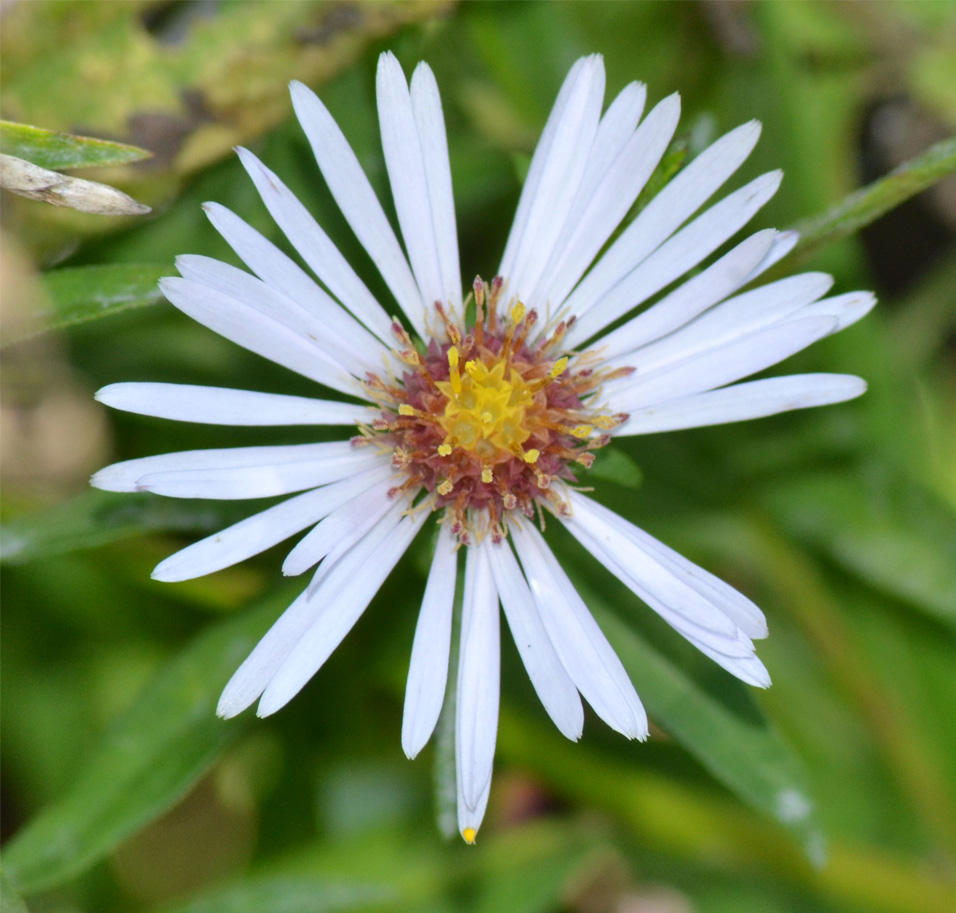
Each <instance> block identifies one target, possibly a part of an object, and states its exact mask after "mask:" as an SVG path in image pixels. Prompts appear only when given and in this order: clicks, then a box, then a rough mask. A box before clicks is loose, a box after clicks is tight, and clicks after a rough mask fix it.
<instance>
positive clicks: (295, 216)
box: [236, 148, 392, 345]
mask: <svg viewBox="0 0 956 913" xmlns="http://www.w3.org/2000/svg"><path fill="white" fill-rule="evenodd" d="M236 152H237V153H238V154H239V159H240V161H241V162H242V165H243V167H244V168H245V169H246V171H247V172H248V174H249V177H251V178H252V181H253V183H254V184H255V185H256V189H257V190H258V191H259V195H260V196H261V197H262V202H263V203H265V205H266V208H267V209H268V210H269V213H270V214H271V215H272V218H273V219H275V222H276V224H277V225H278V226H279V228H281V229H282V231H283V233H284V234H285V236H286V237H287V238H288V239H289V242H290V243H291V244H292V245H293V247H295V249H296V250H297V251H298V253H299V256H300V257H302V259H303V260H304V261H305V262H306V263H307V264H308V266H309V268H310V269H311V270H312V271H313V272H314V273H315V275H316V276H318V277H319V280H320V281H321V282H323V283H324V284H325V286H326V288H328V290H329V291H330V292H331V293H332V294H333V295H334V296H335V297H336V298H337V299H338V300H339V301H340V302H341V303H342V305H343V306H344V307H346V308H347V309H348V310H349V311H350V312H351V313H352V314H353V316H355V317H356V318H358V319H359V320H360V321H361V322H362V323H363V324H365V326H367V327H368V328H369V329H370V330H371V331H372V332H373V333H374V334H375V335H376V336H377V337H378V338H379V339H381V340H382V342H384V343H385V344H386V345H391V343H392V321H391V318H390V317H389V316H388V314H387V313H386V312H385V310H384V309H383V308H382V306H381V305H380V304H379V303H378V302H377V301H376V300H375V298H374V296H373V295H372V293H371V292H370V291H369V290H368V289H367V288H366V287H365V284H364V283H363V282H362V280H361V279H359V277H358V275H356V273H355V270H353V269H352V267H351V266H350V265H349V263H348V261H347V260H346V259H345V257H343V256H342V254H341V253H340V252H339V249H338V248H337V247H336V246H335V245H334V244H333V243H332V242H331V241H330V240H329V236H328V235H327V234H326V233H325V232H324V231H323V230H322V228H321V226H320V225H319V224H318V223H317V222H316V221H315V219H313V218H312V216H311V214H310V213H309V211H308V210H307V209H306V208H305V207H304V206H303V205H302V203H300V202H299V200H298V199H297V198H296V196H295V194H294V193H292V191H291V190H289V188H288V187H286V186H285V184H283V183H282V181H280V180H279V178H278V177H277V176H276V175H275V174H274V173H273V172H272V171H270V170H269V169H268V168H266V166H265V165H263V164H262V162H260V161H259V159H257V158H256V157H255V156H254V155H253V154H252V153H251V152H250V151H249V150H248V149H242V148H238V149H237V150H236Z"/></svg>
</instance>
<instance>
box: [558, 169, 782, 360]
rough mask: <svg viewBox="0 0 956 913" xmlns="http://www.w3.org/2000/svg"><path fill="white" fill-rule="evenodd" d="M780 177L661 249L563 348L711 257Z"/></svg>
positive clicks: (746, 190) (769, 177)
mask: <svg viewBox="0 0 956 913" xmlns="http://www.w3.org/2000/svg"><path fill="white" fill-rule="evenodd" d="M782 177H783V173H782V172H780V171H772V172H770V173H769V174H764V175H761V176H760V177H759V178H757V179H756V180H753V181H751V182H750V183H749V184H747V185H745V186H744V187H741V188H740V190H737V191H735V192H734V193H732V194H730V196H728V197H725V198H724V199H723V200H721V201H720V202H719V203H717V204H716V205H714V206H712V207H711V208H710V209H708V210H707V211H706V212H704V213H703V214H702V215H700V216H698V217H697V218H696V219H694V221H693V222H691V223H690V224H689V225H686V226H685V227H684V228H682V229H681V230H680V231H679V232H677V234H675V235H674V236H673V237H672V238H671V239H670V240H668V241H666V242H665V243H664V244H662V245H661V246H660V247H659V248H658V249H657V250H655V251H654V253H652V254H651V255H650V256H649V257H647V259H646V260H644V261H643V262H642V263H641V264H640V266H638V267H636V268H635V269H634V270H633V271H632V272H631V273H629V274H628V275H627V276H625V277H624V278H623V279H622V280H621V281H620V282H619V283H618V284H617V285H616V286H614V288H613V289H611V290H610V291H609V292H608V293H607V294H606V295H604V296H603V297H602V298H601V299H600V300H599V301H597V302H595V303H594V305H593V306H592V307H591V308H589V309H588V311H587V312H586V313H584V314H580V313H579V314H578V316H579V320H578V321H577V322H576V323H575V324H574V326H572V327H571V329H570V330H569V331H568V336H567V344H568V345H573V344H576V343H579V342H583V341H584V340H585V339H587V338H588V337H589V336H592V335H593V334H594V333H597V332H598V331H599V330H602V329H603V328H604V327H606V326H608V325H609V324H611V323H613V322H614V321H615V320H617V319H618V318H619V317H623V316H624V315H625V314H626V313H627V312H628V311H630V310H632V309H633V308H634V307H635V306H636V305H638V304H639V303H641V302H642V301H645V300H647V298H649V297H650V296H651V295H653V294H654V293H655V292H658V291H660V290H661V289H662V288H664V287H665V286H667V285H669V284H670V283H671V282H673V281H674V280H675V279H677V278H679V277H680V276H681V275H683V274H684V273H685V272H687V270H689V269H691V268H692V267H694V266H696V265H697V264H698V263H700V262H701V260H703V259H704V258H705V257H707V256H709V255H710V254H711V253H712V252H713V251H715V250H716V249H717V248H718V247H720V245H721V244H723V243H724V241H726V240H727V239H728V238H729V237H730V236H731V235H733V234H734V233H735V232H737V231H738V230H739V229H740V228H742V227H743V226H744V225H746V223H747V222H749V221H750V219H751V218H752V217H753V215H754V213H755V212H757V210H758V209H760V207H761V206H763V205H764V203H766V202H767V200H769V199H770V197H772V196H773V195H774V193H776V191H777V188H778V187H779V186H780V180H781V178H782Z"/></svg>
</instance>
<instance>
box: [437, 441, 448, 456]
mask: <svg viewBox="0 0 956 913" xmlns="http://www.w3.org/2000/svg"><path fill="white" fill-rule="evenodd" d="M438 455H439V456H451V445H450V444H439V445H438Z"/></svg>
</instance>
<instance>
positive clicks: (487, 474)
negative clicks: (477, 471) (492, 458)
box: [481, 466, 494, 485]
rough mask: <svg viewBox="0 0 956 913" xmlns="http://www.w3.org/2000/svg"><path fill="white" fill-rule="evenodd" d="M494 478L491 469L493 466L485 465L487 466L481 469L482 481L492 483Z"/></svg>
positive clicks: (487, 483)
mask: <svg viewBox="0 0 956 913" xmlns="http://www.w3.org/2000/svg"><path fill="white" fill-rule="evenodd" d="M493 479H494V474H493V473H492V471H491V467H490V466H485V468H484V469H482V470H481V481H482V482H484V483H485V484H486V485H490V484H491V482H492V480H493Z"/></svg>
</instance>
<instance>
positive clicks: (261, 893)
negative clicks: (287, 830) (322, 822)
mask: <svg viewBox="0 0 956 913" xmlns="http://www.w3.org/2000/svg"><path fill="white" fill-rule="evenodd" d="M392 897H393V891H392V890H390V889H388V888H385V887H384V886H380V885H370V884H348V883H342V882H337V881H330V880H329V879H326V878H316V877H311V878H310V877H305V876H303V877H296V876H284V877H274V878H258V879H249V880H247V881H243V882H240V883H238V884H235V885H232V886H230V887H227V888H223V889H222V890H220V891H217V892H215V893H214V894H207V895H206V896H204V897H200V898H197V899H195V900H191V901H189V902H187V903H185V904H176V906H174V907H164V908H163V911H162V913H264V911H268V913H338V911H345V910H356V909H365V908H366V907H368V906H369V904H382V903H385V902H387V901H389V900H390V899H391V898H392Z"/></svg>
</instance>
